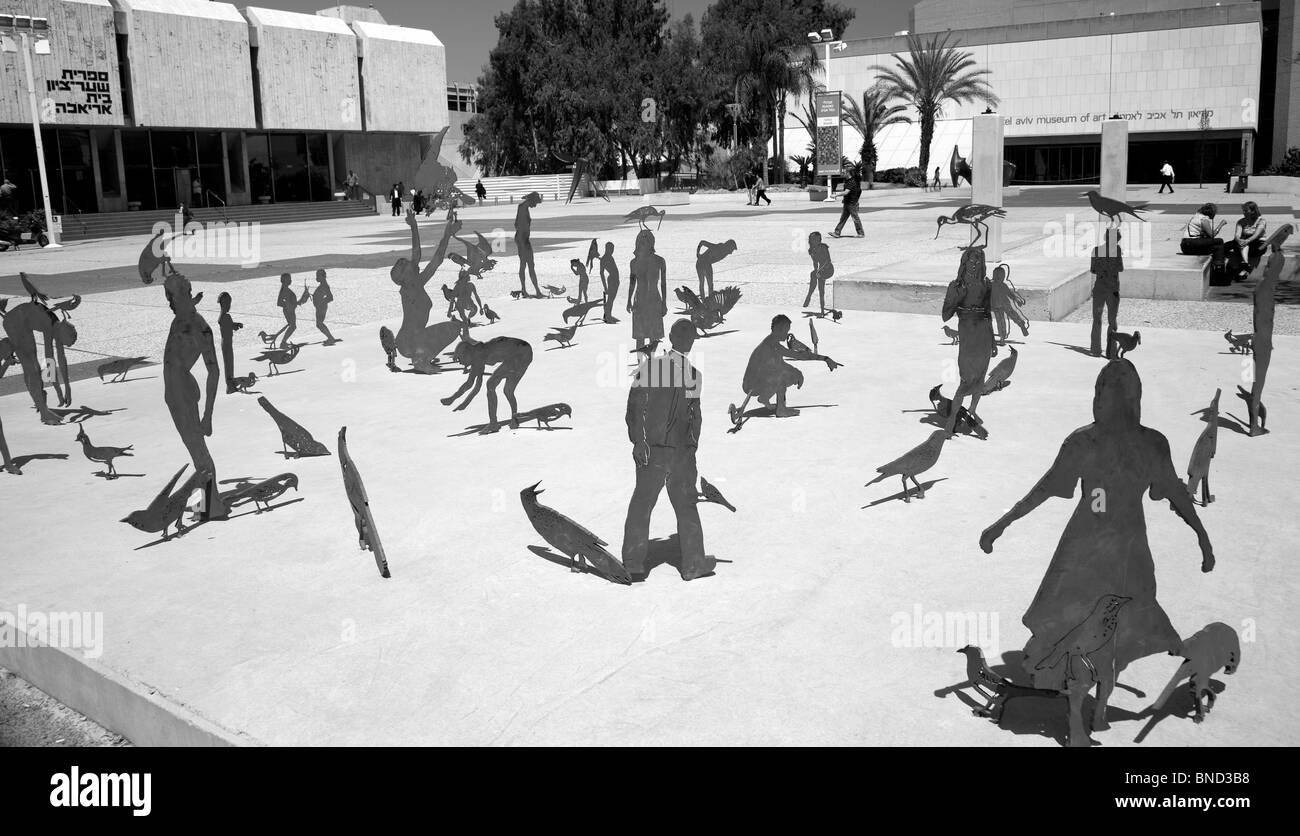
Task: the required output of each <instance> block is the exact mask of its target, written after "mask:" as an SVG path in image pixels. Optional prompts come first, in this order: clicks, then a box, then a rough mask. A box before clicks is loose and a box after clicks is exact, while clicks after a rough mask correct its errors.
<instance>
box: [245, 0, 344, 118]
mask: <svg viewBox="0 0 1300 836" xmlns="http://www.w3.org/2000/svg"><path fill="white" fill-rule="evenodd" d="M244 16H245V17H247V18H248V37H249V43H250V45H251V46H252V47H253V48H254V49H256V50H257V63H256V68H257V92H258V103H259V115H260V117H261V123H262V127H263V128H265V129H267V130H294V129H297V130H303V129H306V130H326V131H359V130H361V128H362V124H361V86H360V82H359V80H358V78H357V39H356V37H355V36H354V35H353V34H352V30H351V29H350V28H349V27H348V25H347V24H346V23H344V22H343V21H341V20H338V19H335V18H330V17H324V16H322V15H305V14H296V13H294V12H284V11H279V10H277V9H259V8H256V7H253V6H249V7H248V8H247V9H245V10H244Z"/></svg>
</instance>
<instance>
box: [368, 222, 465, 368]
mask: <svg viewBox="0 0 1300 836" xmlns="http://www.w3.org/2000/svg"><path fill="white" fill-rule="evenodd" d="M406 223H407V225H408V226H410V228H411V257H410V258H409V259H407V258H399V259H398V260H397V263H396V264H394V265H393V269H392V271H391V272H390V273H389V277H390V278H392V280H393V284H395V285H397V286H398V287H399V288H400V291H399V292H400V295H401V299H402V325H401V328H399V329H398V331H397V335H396V336H394V335H393V332H392V331H390V330H389V329H388V328H387V327H384V328H380V329H379V342H380V344H381V345H382V346H383V347H384V351H385V353H387V355H388V368H389V369H390V370H392V371H399V369H398V368H397V365H396V359H397V355H398V354H401V355H402V356H403V357H406V358H407V359H409V360H410V361H411V365H412V367H413V368H414V369H415V371H417V372H420V373H422V374H431V373H433V372H434V371H435V368H434V367H435V366H436V365H437V363H438V355H439V354H441V353H442V352H443V351H445V350H446V349H447V347H448V346H450V345H451V344H452V343H454V342H455V341H456V337H457V335H459V334H460V330H461V324H460V323H459V322H450V321H448V322H439V323H437V324H435V325H429V314H430V312H432V310H433V300H432V299H431V298H429V292H428V290H426V289H425V288H426V286H427V285H428V284H429V281H430V280H431V279H432V278H433V275H434V273H436V272H437V271H438V268H439V267H440V266H442V262H443V260H444V259H445V258H446V257H447V244H448V242H449V241H450V240H451V238H452V236H453V235H455V234H456V233H457V232H459V231H460V228H461V223H460V219H458V218H457V219H453V220H451V221H448V223H447V226H446V228H445V229H444V230H443V233H442V241H441V242H439V244H438V249H437V251H436V252H435V253H434V254H433V258H432V259H431V260H430V261H429V263H428V264H427V265H426V266H425V267H424V268H423V269H421V268H420V257H421V249H420V227H419V225H418V223H417V221H416V218H415V214H414V213H411V212H408V213H407V215H406Z"/></svg>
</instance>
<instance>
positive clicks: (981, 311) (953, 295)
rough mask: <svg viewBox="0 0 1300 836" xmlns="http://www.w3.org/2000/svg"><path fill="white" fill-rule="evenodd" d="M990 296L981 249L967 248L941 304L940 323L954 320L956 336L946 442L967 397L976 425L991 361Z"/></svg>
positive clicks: (990, 291)
mask: <svg viewBox="0 0 1300 836" xmlns="http://www.w3.org/2000/svg"><path fill="white" fill-rule="evenodd" d="M991 293H992V284H991V283H990V282H989V280H988V277H987V276H986V275H985V273H984V250H983V248H980V247H970V248H967V249H966V250H964V251H963V252H962V254H961V266H960V267H959V268H958V270H957V278H955V279H953V280H952V282H951V283H950V284H949V285H948V291H947V294H946V295H945V297H944V300H943V321H944V322H947V321H948V320H950V319H952V318H953V316H956V317H957V333H958V336H959V342H958V346H959V347H958V349H957V371H958V374H959V377H960V381H959V383H958V385H957V391H956V392H955V393H954V394H953V396H952V402H953V410H952V412H950V413H949V415H948V426H947V427H946V430H947V433H948V437H949V438H952V435H953V428H954V426H955V425H956V423H957V416H958V414H959V413H960V412H961V407H962V401H963V400H964V399H965V398H966V396H968V395H969V396H970V398H971V402H970V415H971V417H972V418H974V419H975V420H976V421H979V405H980V394H981V392H982V391H983V387H984V376H985V375H986V374H988V370H989V361H990V360H991V359H992V358H993V320H992V318H991V317H990V315H989V297H990V295H991ZM980 423H981V424H982V423H983V422H980Z"/></svg>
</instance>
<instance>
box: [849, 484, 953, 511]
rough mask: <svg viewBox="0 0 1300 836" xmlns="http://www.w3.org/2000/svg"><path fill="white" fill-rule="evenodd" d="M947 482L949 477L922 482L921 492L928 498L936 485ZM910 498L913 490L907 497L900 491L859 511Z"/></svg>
mask: <svg viewBox="0 0 1300 836" xmlns="http://www.w3.org/2000/svg"><path fill="white" fill-rule="evenodd" d="M947 481H948V477H947V476H944V477H942V478H940V479H931V480H930V481H928V482H922V483H921V490H923V491H925V492H926V496H929V490H930V489H931V488H933V487H934V486H935V485H937V484H939V483H940V482H947ZM910 496H911V489H908V491H907V495H906V496H905V495H904V492H903V491H899V492H898V493H896V494H893V495H892V496H887V497H885V498H884V499H877V500H876V501H875V502H868V503H867V504H866V505H863V506H862V507H861V508H860V509H858V510H861V511H866V510H867V509H869V508H875V507H876V506H877V505H884V504H886V503H889V502H897V501H899V500H909V498H910Z"/></svg>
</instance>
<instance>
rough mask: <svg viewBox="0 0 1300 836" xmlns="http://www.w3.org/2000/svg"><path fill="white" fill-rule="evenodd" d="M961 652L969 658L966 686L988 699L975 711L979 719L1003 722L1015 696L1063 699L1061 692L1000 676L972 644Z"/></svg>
mask: <svg viewBox="0 0 1300 836" xmlns="http://www.w3.org/2000/svg"><path fill="white" fill-rule="evenodd" d="M957 652H958V653H960V654H962V655H963V656H965V657H966V679H967V683H966V684H967V685H969V686H970V687H971V690H973V691H974V692H975V693H976V694H978V695H979V696H980V698H981V699H983V700H984V705H983V706H981V707H980V708H976V709H974V710H972V711H971V713H972V714H974V715H975V716H976V717H987V718H988V719H990V720H992V721H993V722H994V723H1000V722H1002V711H1003V709H1004V708H1005V707H1006V704H1007V702H1008V701H1010V700H1012V699H1014V698H1015V697H1060V696H1061V692H1060V691H1049V690H1046V689H1043V688H1030V687H1027V686H1025V685H1017V684H1016V683H1014V682H1012V681H1011V680H1010V679H1007V678H1006V677H1005V676H999V675H998V674H996V673H994V672H993V671H992V670H991V669H990V668H989V666H988V663H987V662H985V661H984V651H983V650H980V649H979V648H978V647H976V646H974V645H970V644H968V645H966V646H965V647H963V648H962V649H961V650H958V651H957ZM962 687H964V686H962Z"/></svg>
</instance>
